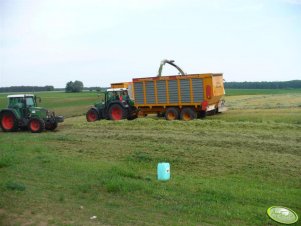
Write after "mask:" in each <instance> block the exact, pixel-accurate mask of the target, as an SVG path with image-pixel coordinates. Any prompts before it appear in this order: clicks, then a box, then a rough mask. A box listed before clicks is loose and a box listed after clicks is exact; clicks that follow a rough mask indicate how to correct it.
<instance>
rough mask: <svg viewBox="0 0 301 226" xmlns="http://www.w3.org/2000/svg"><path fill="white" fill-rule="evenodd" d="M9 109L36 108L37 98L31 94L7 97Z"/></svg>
mask: <svg viewBox="0 0 301 226" xmlns="http://www.w3.org/2000/svg"><path fill="white" fill-rule="evenodd" d="M7 98H8V107H9V108H30V107H37V98H36V96H34V95H32V94H19V95H9V96H7Z"/></svg>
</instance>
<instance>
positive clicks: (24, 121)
mask: <svg viewBox="0 0 301 226" xmlns="http://www.w3.org/2000/svg"><path fill="white" fill-rule="evenodd" d="M7 98H8V107H7V108H6V109H0V126H1V128H2V130H3V131H4V132H13V131H17V130H18V129H22V130H23V129H29V130H30V131H31V132H32V133H40V132H42V131H43V130H44V129H47V130H54V129H56V127H57V125H58V123H59V122H63V121H64V117H63V116H55V114H54V112H51V111H48V110H47V109H45V108H42V107H38V106H37V99H38V100H39V102H41V98H39V97H36V96H35V95H33V94H18V95H9V96H7Z"/></svg>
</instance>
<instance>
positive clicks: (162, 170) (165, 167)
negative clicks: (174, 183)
mask: <svg viewBox="0 0 301 226" xmlns="http://www.w3.org/2000/svg"><path fill="white" fill-rule="evenodd" d="M157 175H158V180H162V181H167V180H169V179H170V165H169V163H168V162H160V163H158V167H157Z"/></svg>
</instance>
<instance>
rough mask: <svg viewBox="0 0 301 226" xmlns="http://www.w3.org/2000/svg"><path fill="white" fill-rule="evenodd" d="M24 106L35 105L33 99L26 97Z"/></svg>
mask: <svg viewBox="0 0 301 226" xmlns="http://www.w3.org/2000/svg"><path fill="white" fill-rule="evenodd" d="M25 100H26V106H27V107H34V106H35V101H34V99H33V97H26V98H25Z"/></svg>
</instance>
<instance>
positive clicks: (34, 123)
mask: <svg viewBox="0 0 301 226" xmlns="http://www.w3.org/2000/svg"><path fill="white" fill-rule="evenodd" d="M30 129H31V130H32V131H38V130H39V129H40V123H39V122H38V121H37V120H32V121H31V122H30Z"/></svg>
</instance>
